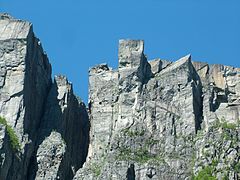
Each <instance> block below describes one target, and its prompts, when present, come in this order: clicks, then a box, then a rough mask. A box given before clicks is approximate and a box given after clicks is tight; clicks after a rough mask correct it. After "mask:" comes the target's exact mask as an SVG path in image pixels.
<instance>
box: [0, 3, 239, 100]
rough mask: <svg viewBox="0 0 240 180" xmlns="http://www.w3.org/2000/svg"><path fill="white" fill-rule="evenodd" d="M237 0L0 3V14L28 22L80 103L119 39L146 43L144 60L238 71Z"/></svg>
mask: <svg viewBox="0 0 240 180" xmlns="http://www.w3.org/2000/svg"><path fill="white" fill-rule="evenodd" d="M239 8H240V1H239V0H201V1H197V0H120V1H114V0H101V1H100V0H41V1H35V0H21V1H20V0H0V11H1V12H8V13H10V14H11V15H12V16H15V17H16V18H21V19H25V20H28V21H31V22H32V23H33V24H34V31H35V34H36V35H37V36H38V37H39V38H40V39H41V42H42V44H43V47H44V49H45V51H46V52H47V54H48V57H49V59H50V62H51V64H52V67H53V74H64V75H67V77H68V79H69V80H70V81H71V82H73V85H74V90H75V93H76V94H77V95H79V96H80V97H81V98H82V99H83V100H84V101H85V102H87V96H88V69H89V67H91V66H94V65H96V64H100V63H103V62H107V63H108V64H109V65H110V66H112V67H115V68H116V67H117V63H118V61H117V48H118V40H119V39H124V38H128V39H143V40H145V54H147V56H148V58H149V59H153V58H157V57H160V58H162V59H168V60H173V61H175V60H177V59H179V58H180V57H182V56H184V55H186V54H189V53H191V54H192V58H193V60H197V61H206V62H208V63H211V64H213V63H217V64H226V65H232V66H236V67H240V58H239V53H240V11H239Z"/></svg>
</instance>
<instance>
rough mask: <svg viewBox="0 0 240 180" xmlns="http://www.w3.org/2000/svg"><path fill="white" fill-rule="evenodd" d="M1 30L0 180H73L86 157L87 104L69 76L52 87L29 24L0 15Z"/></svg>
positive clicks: (57, 80) (59, 77) (44, 58)
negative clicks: (2, 119)
mask: <svg viewBox="0 0 240 180" xmlns="http://www.w3.org/2000/svg"><path fill="white" fill-rule="evenodd" d="M0 32H1V34H0V116H1V117H4V118H5V119H6V124H2V125H3V126H2V125H1V130H0V134H1V145H0V146H1V147H0V156H1V158H0V162H1V168H0V179H9V180H11V179H17V180H18V179H19V180H23V179H46V178H50V179H51V178H53V179H54V178H56V177H59V178H61V179H69V178H71V177H73V175H74V174H75V172H76V171H77V170H78V169H79V168H80V167H81V166H82V164H83V162H85V159H86V154H87V148H88V141H89V137H88V136H89V132H88V131H89V121H88V114H87V110H86V108H85V105H84V103H83V102H79V101H78V100H77V98H76V96H75V95H74V94H73V89H72V85H71V84H70V83H69V82H68V81H67V79H66V78H65V77H63V76H58V77H56V78H55V83H52V79H51V65H50V64H49V61H48V58H47V55H46V54H45V53H44V51H43V49H42V47H41V44H40V42H39V40H38V39H37V38H36V37H35V35H34V33H33V30H32V25H31V23H29V22H26V21H22V20H16V19H14V18H12V17H11V16H9V15H8V14H1V15H0ZM6 127H7V129H8V130H7V131H6V130H5V129H6ZM9 131H11V132H9ZM53 131H56V133H57V134H56V133H53ZM15 135H16V137H15ZM60 137H62V139H61V138H60ZM13 138H15V140H16V142H13V141H12V139H13ZM63 142H64V143H66V144H65V145H64V143H63ZM13 143H16V144H17V145H18V146H19V147H18V146H16V147H18V149H13V147H14V146H13ZM48 148H49V149H48ZM55 150H56V151H55ZM59 153H60V154H59Z"/></svg>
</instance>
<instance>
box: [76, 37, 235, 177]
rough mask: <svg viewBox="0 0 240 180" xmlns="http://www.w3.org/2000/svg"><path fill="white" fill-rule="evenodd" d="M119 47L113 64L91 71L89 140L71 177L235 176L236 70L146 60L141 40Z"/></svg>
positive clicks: (185, 60)
mask: <svg viewBox="0 0 240 180" xmlns="http://www.w3.org/2000/svg"><path fill="white" fill-rule="evenodd" d="M118 53H119V54H118V58H119V66H118V69H112V68H110V67H108V66H107V64H101V65H98V66H96V67H93V68H91V69H90V70H89V112H90V116H89V117H90V122H91V128H90V146H89V152H88V159H87V161H86V163H85V165H84V167H83V168H81V169H80V170H79V171H78V172H77V174H76V176H75V177H74V179H86V180H87V179H176V180H177V179H191V178H194V177H198V178H200V179H201V177H200V176H201V174H203V173H205V174H206V172H204V171H206V169H207V168H209V169H210V170H211V174H209V175H208V176H209V177H216V178H218V179H221V178H224V177H225V176H226V177H229V178H230V179H237V178H238V177H239V174H238V173H239V171H238V170H236V169H237V168H238V166H239V164H238V158H239V150H238V145H239V143H238V139H239V137H238V131H239V128H238V123H239V122H238V120H239V107H240V106H239V97H240V96H239V92H240V89H239V79H240V76H239V74H240V72H239V69H237V68H233V67H228V66H223V65H208V64H207V63H201V62H194V61H192V60H191V56H190V55H187V56H185V57H183V58H180V59H179V60H177V61H175V62H172V61H167V60H162V59H154V60H150V61H148V60H147V58H146V56H145V55H144V42H143V41H142V40H120V41H119V51H118ZM223 134H224V135H223ZM223 136H225V137H223ZM223 144H231V146H230V145H229V146H228V147H224V148H223V147H222V145H223ZM204 152H206V153H204ZM226 152H228V153H226ZM208 153H209V154H208ZM214 153H215V154H214ZM216 153H217V154H216ZM229 153H230V155H228V154H229ZM225 156H230V157H229V158H228V160H226V162H224V160H225V158H224V157H225ZM227 167H228V168H227Z"/></svg>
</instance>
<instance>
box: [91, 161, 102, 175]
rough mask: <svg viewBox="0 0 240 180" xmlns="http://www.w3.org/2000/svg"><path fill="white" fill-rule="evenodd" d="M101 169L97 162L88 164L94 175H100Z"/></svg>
mask: <svg viewBox="0 0 240 180" xmlns="http://www.w3.org/2000/svg"><path fill="white" fill-rule="evenodd" d="M101 169H102V165H101V164H98V163H92V164H91V166H90V170H91V172H92V173H93V174H94V176H95V177H98V176H100V174H101Z"/></svg>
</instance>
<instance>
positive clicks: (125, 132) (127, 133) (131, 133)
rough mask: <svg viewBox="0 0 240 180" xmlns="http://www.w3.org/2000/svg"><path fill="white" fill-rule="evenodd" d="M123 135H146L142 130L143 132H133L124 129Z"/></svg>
mask: <svg viewBox="0 0 240 180" xmlns="http://www.w3.org/2000/svg"><path fill="white" fill-rule="evenodd" d="M122 132H123V134H124V135H126V136H128V137H138V136H143V135H144V134H145V131H144V130H143V129H142V130H141V131H137V130H135V131H133V130H130V129H124V130H122Z"/></svg>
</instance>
